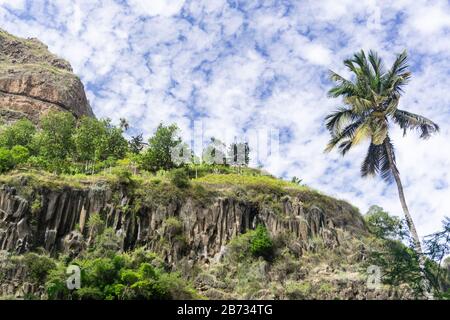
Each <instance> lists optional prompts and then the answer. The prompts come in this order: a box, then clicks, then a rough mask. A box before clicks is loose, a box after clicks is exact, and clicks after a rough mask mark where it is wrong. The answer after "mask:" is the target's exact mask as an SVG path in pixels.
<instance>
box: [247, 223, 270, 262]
mask: <svg viewBox="0 0 450 320" xmlns="http://www.w3.org/2000/svg"><path fill="white" fill-rule="evenodd" d="M250 252H251V253H252V254H253V255H254V256H256V257H259V256H261V257H264V258H265V259H269V258H270V257H271V256H272V253H273V242H272V239H271V238H270V235H269V232H268V231H267V229H266V228H265V227H264V226H263V225H258V226H257V227H256V230H255V234H254V236H253V237H252V239H251V241H250Z"/></svg>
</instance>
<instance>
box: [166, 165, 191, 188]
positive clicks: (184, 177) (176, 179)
mask: <svg viewBox="0 0 450 320" xmlns="http://www.w3.org/2000/svg"><path fill="white" fill-rule="evenodd" d="M170 181H171V182H172V183H173V184H174V185H176V186H177V187H178V188H180V189H185V188H187V187H189V185H190V181H189V176H188V173H187V171H186V170H185V169H184V168H179V169H173V170H172V171H171V172H170Z"/></svg>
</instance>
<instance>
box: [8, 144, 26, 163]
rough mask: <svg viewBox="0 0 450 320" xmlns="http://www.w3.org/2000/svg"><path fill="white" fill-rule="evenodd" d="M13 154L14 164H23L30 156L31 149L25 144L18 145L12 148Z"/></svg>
mask: <svg viewBox="0 0 450 320" xmlns="http://www.w3.org/2000/svg"><path fill="white" fill-rule="evenodd" d="M11 156H12V158H13V161H14V164H16V165H17V164H22V163H25V162H26V161H27V160H28V158H30V151H29V150H28V149H27V148H26V147H24V146H19V145H17V146H14V147H13V148H12V149H11Z"/></svg>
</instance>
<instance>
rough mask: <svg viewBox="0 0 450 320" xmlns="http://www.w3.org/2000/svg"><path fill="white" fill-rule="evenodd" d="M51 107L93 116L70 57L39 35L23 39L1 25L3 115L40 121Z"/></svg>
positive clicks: (0, 115)
mask: <svg viewBox="0 0 450 320" xmlns="http://www.w3.org/2000/svg"><path fill="white" fill-rule="evenodd" d="M52 110H55V111H69V112H71V113H72V114H74V115H75V116H76V117H81V116H83V115H87V116H93V112H92V109H91V107H90V105H89V103H88V101H87V98H86V94H85V92H84V87H83V84H82V83H81V81H80V79H79V78H78V77H77V76H76V75H74V74H73V73H72V67H71V66H70V64H69V63H68V62H67V61H65V60H63V59H60V58H58V57H57V56H55V55H53V54H52V53H50V52H49V51H48V48H47V46H45V45H44V44H43V43H41V42H40V41H39V40H37V39H20V38H17V37H14V36H12V35H10V34H8V33H6V32H5V31H2V30H1V29H0V119H3V120H4V121H6V122H12V121H15V120H17V119H20V118H23V117H26V118H28V119H30V120H32V121H33V122H35V123H37V122H38V121H39V117H40V116H41V115H42V114H46V113H48V112H49V111H52Z"/></svg>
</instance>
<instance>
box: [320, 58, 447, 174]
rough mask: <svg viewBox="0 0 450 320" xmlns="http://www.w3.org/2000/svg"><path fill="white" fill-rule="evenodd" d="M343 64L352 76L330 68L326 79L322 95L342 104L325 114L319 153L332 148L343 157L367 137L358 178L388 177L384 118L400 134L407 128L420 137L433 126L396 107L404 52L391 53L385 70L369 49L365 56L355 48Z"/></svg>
mask: <svg viewBox="0 0 450 320" xmlns="http://www.w3.org/2000/svg"><path fill="white" fill-rule="evenodd" d="M344 65H345V66H346V67H347V68H348V69H349V70H350V71H351V72H352V73H353V75H354V77H353V79H352V80H349V79H345V78H344V77H342V76H340V75H339V74H337V73H335V72H333V71H330V79H331V80H332V81H333V82H335V86H334V87H333V88H331V89H330V91H329V92H328V94H329V96H330V97H342V98H343V102H344V104H345V106H344V107H341V108H339V109H337V110H336V111H334V112H333V113H331V114H330V115H328V116H327V117H326V118H325V125H326V127H327V129H328V130H329V132H330V134H331V139H330V141H329V143H328V145H327V147H326V149H325V151H327V152H328V151H331V150H332V149H333V148H335V147H337V148H338V149H339V152H340V153H342V154H343V155H344V154H345V153H347V152H348V151H349V150H350V149H351V148H352V147H353V146H355V145H357V144H358V143H360V142H362V141H363V140H365V139H370V141H371V144H370V146H369V149H368V152H367V156H366V158H365V159H364V161H363V164H362V166H361V173H362V175H363V176H367V175H373V174H379V175H381V176H382V177H383V178H384V179H386V180H390V179H392V176H393V174H392V173H393V170H397V169H396V165H395V155H394V153H393V145H392V142H391V140H390V139H389V121H391V120H392V121H393V122H394V123H396V124H398V125H399V126H400V128H402V129H403V130H404V133H405V134H406V131H407V130H418V131H419V132H420V137H421V138H428V137H429V136H430V135H431V134H432V133H435V132H438V131H439V126H438V125H437V124H435V123H434V122H433V121H431V120H430V119H427V118H425V117H422V116H420V115H417V114H414V113H411V112H408V111H404V110H400V109H398V105H399V101H400V97H401V94H402V92H403V88H404V86H405V85H406V84H407V83H408V81H409V79H410V78H411V73H410V72H409V71H408V56H407V53H406V51H403V52H402V53H401V54H399V55H398V56H397V58H396V59H395V61H394V63H393V64H392V67H391V68H390V69H389V70H387V71H386V70H385V69H384V66H383V61H382V59H381V58H380V57H379V56H378V54H377V53H376V52H374V51H370V52H369V54H368V55H367V56H366V54H365V52H364V51H362V50H361V51H360V52H358V53H356V54H355V55H354V56H353V57H352V58H351V59H347V60H344ZM389 150H390V152H391V153H392V154H391V155H390V154H388V151H389ZM389 155H390V156H389ZM390 158H391V159H392V161H389V159H390Z"/></svg>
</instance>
